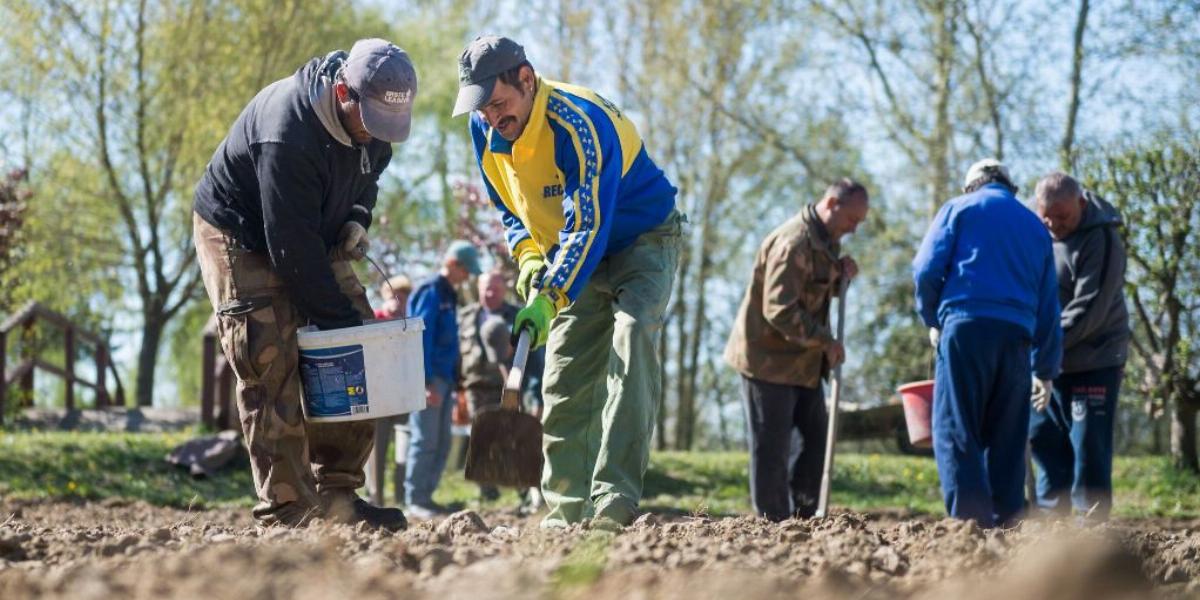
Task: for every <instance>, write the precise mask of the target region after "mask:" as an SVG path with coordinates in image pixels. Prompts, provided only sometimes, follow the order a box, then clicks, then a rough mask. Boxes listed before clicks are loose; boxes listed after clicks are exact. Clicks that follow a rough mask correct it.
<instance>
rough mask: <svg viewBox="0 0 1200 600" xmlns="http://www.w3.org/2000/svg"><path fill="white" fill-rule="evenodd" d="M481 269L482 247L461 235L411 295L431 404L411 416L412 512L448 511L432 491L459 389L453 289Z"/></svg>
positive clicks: (408, 483)
mask: <svg viewBox="0 0 1200 600" xmlns="http://www.w3.org/2000/svg"><path fill="white" fill-rule="evenodd" d="M481 272H482V270H481V269H480V268H479V251H478V250H477V249H476V248H475V246H474V245H472V244H471V243H470V242H467V241H464V240H456V241H455V242H453V243H451V244H450V247H449V248H448V249H447V250H446V255H445V257H444V258H443V259H442V269H441V270H440V271H439V272H438V273H437V275H434V276H433V277H431V278H429V279H427V280H425V281H424V282H422V283H421V285H419V286H417V289H415V290H413V293H412V295H411V296H409V298H408V316H409V317H420V318H421V319H422V320H423V321H424V322H425V331H424V332H423V339H422V343H421V347H422V349H423V350H424V352H425V402H426V408H425V409H424V410H420V411H417V412H415V413H412V415H411V416H410V417H409V421H408V424H409V429H410V431H411V433H410V435H409V439H408V473H406V474H405V481H404V503H405V505H406V506H407V508H408V516H409V517H412V518H416V519H429V518H431V517H433V516H435V515H438V514H443V513H445V512H447V510H446V508H445V507H443V506H440V505H438V504H437V503H435V502H434V501H433V491H434V490H436V489H437V486H438V483H439V482H440V481H441V479H442V471H444V470H445V469H446V460H447V459H448V458H449V457H450V425H451V423H450V417H451V415H452V414H453V412H454V393H455V390H457V389H458V361H459V350H458V294H457V293H456V292H455V291H454V289H455V288H456V287H458V286H459V285H460V284H462V283H463V282H464V281H466V280H467V279H469V278H470V277H471V276H472V275H479V274H480V273H481Z"/></svg>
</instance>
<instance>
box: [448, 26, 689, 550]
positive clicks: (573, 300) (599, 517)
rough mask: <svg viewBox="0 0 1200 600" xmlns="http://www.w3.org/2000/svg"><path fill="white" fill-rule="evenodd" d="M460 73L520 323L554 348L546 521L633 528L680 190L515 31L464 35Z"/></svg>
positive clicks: (612, 111) (625, 123)
mask: <svg viewBox="0 0 1200 600" xmlns="http://www.w3.org/2000/svg"><path fill="white" fill-rule="evenodd" d="M459 84H460V87H459V94H458V100H457V102H456V103H455V106H454V115H455V116H458V115H461V114H465V113H468V112H469V113H471V117H470V130H471V139H472V140H473V142H474V145H475V154H476V157H477V158H478V160H479V167H480V170H481V171H482V173H483V179H484V184H485V186H486V188H487V191H488V195H489V196H490V197H491V200H492V204H494V205H495V207H496V209H497V210H498V211H499V212H500V218H501V221H502V222H503V224H504V227H505V230H506V237H507V241H508V247H509V249H510V250H511V251H512V255H513V258H514V259H515V260H516V261H517V264H518V266H519V268H520V269H519V271H520V275H519V276H518V278H517V290H516V291H517V294H518V295H519V296H520V297H521V298H522V299H523V300H525V301H526V306H525V308H523V309H521V311H520V312H518V314H517V318H516V322H515V324H514V329H513V331H514V332H519V331H522V330H526V329H527V330H529V332H530V333H531V337H532V340H533V347H535V348H536V347H538V346H541V345H543V344H546V345H547V351H546V368H545V374H544V384H543V386H544V387H543V389H542V392H543V396H544V399H545V414H544V415H543V426H544V431H545V439H544V448H545V453H546V468H545V471H544V473H543V475H542V489H543V493H544V494H545V497H546V502H547V504H548V505H549V508H550V512H549V514H548V515H547V516H546V518H545V519H544V520H543V521H542V526H543V527H562V526H566V525H567V524H569V523H575V522H580V521H583V520H585V519H594V520H595V521H594V523H593V524H594V525H595V526H614V525H615V526H620V525H627V524H629V523H630V522H631V521H632V520H633V519H634V518H635V517H636V516H637V507H638V502H639V501H640V499H641V495H642V477H643V475H644V474H645V471H646V464H647V462H648V460H649V456H650V440H651V437H652V435H653V427H654V420H655V411H656V410H657V403H658V397H659V394H660V392H661V390H662V378H661V375H660V365H659V359H658V339H659V335H660V332H661V330H662V327H663V322H664V320H665V313H666V307H667V301H668V300H669V298H670V294H671V286H672V282H673V280H674V277H675V268H676V266H677V264H678V262H679V250H680V246H681V244H682V239H683V234H682V227H683V223H684V222H685V221H686V219H685V218H684V216H683V215H682V214H681V213H680V212H679V211H677V210H676V209H675V192H676V190H675V187H674V186H672V185H671V182H670V181H668V180H667V178H666V176H665V175H663V172H662V170H661V169H659V168H658V166H656V165H655V164H654V161H652V160H650V157H649V156H648V155H647V154H646V150H645V148H644V147H643V145H642V140H641V138H640V137H639V136H638V132H637V128H636V127H635V126H634V125H633V123H632V122H631V121H629V119H628V117H627V116H626V115H625V114H624V113H622V112H621V110H620V109H618V108H617V107H616V106H614V105H613V104H612V103H611V102H609V101H608V100H606V99H604V98H603V97H601V96H600V95H598V94H596V93H595V92H593V91H592V90H589V89H587V88H583V87H580V86H575V85H570V84H566V83H559V82H557V81H550V80H548V79H543V78H541V77H539V76H538V75H537V73H536V72H535V71H534V70H533V67H532V65H530V63H529V61H528V60H527V59H526V58H525V50H524V49H523V48H522V47H521V46H520V45H519V44H517V43H516V42H514V41H512V40H510V39H508V38H504V37H498V36H485V37H480V38H476V39H475V40H474V41H473V42H471V43H470V44H469V45H468V46H467V48H466V50H464V51H463V53H462V56H461V57H460V58H459Z"/></svg>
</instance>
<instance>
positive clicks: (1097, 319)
mask: <svg viewBox="0 0 1200 600" xmlns="http://www.w3.org/2000/svg"><path fill="white" fill-rule="evenodd" d="M1084 198H1085V200H1086V202H1087V203H1086V205H1085V206H1084V212H1083V217H1082V218H1081V220H1080V222H1079V228H1078V229H1076V230H1075V232H1074V233H1072V234H1071V235H1069V236H1067V238H1066V239H1063V240H1055V242H1054V267H1055V270H1056V271H1057V272H1058V300H1059V304H1060V305H1061V306H1062V321H1061V323H1062V329H1063V364H1062V372H1063V373H1064V374H1066V373H1079V372H1083V371H1092V370H1095V369H1102V368H1106V367H1119V366H1122V365H1124V364H1125V359H1126V357H1127V356H1128V351H1129V334H1130V332H1129V312H1128V311H1127V310H1126V308H1125V292H1124V286H1125V246H1124V245H1123V244H1122V243H1121V237H1120V235H1119V234H1118V232H1117V227H1118V226H1120V224H1121V216H1120V215H1119V214H1117V211H1116V209H1114V208H1113V207H1112V205H1111V204H1109V203H1108V202H1106V201H1105V200H1104V199H1103V198H1101V197H1100V196H1097V195H1095V194H1093V193H1091V192H1085V193H1084Z"/></svg>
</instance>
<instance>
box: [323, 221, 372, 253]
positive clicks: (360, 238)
mask: <svg viewBox="0 0 1200 600" xmlns="http://www.w3.org/2000/svg"><path fill="white" fill-rule="evenodd" d="M369 246H370V242H368V241H367V229H366V228H365V227H363V226H362V225H360V224H359V223H358V221H346V223H345V224H344V225H342V230H341V231H339V232H338V243H337V246H334V248H333V250H332V251H331V252H330V253H329V258H330V260H335V261H337V260H362V259H363V257H364V256H366V255H367V248H368V247H369Z"/></svg>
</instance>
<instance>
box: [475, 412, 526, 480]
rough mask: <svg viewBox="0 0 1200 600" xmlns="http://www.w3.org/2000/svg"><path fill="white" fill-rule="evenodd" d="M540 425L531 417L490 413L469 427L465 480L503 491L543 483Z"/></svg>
mask: <svg viewBox="0 0 1200 600" xmlns="http://www.w3.org/2000/svg"><path fill="white" fill-rule="evenodd" d="M542 462H543V456H542V423H541V421H538V420H537V419H536V418H534V417H533V416H532V415H528V414H525V413H519V412H516V411H512V410H504V409H493V410H487V411H483V412H481V413H479V415H477V416H476V417H475V421H474V422H473V423H471V439H470V443H469V444H468V445H467V469H466V477H467V479H469V480H471V481H474V482H476V483H481V484H487V485H497V486H505V487H522V488H523V487H535V486H537V485H539V484H540V483H541V480H542Z"/></svg>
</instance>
